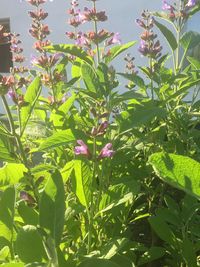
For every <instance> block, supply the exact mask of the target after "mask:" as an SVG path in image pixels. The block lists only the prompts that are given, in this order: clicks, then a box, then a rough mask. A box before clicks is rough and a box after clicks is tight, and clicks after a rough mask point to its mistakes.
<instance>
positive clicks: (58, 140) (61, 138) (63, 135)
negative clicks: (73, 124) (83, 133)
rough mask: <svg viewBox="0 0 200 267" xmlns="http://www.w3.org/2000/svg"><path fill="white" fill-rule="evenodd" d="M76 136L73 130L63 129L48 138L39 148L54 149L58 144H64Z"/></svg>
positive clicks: (40, 149)
mask: <svg viewBox="0 0 200 267" xmlns="http://www.w3.org/2000/svg"><path fill="white" fill-rule="evenodd" d="M75 140H76V138H75V136H74V135H73V133H72V131H71V130H63V131H59V132H56V133H54V134H53V135H52V136H50V137H48V138H46V139H45V140H44V141H43V142H42V143H41V145H40V146H39V148H38V151H42V150H47V149H53V148H55V147H58V146H64V145H66V144H68V143H71V142H73V141H75Z"/></svg>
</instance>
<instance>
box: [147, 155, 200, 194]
mask: <svg viewBox="0 0 200 267" xmlns="http://www.w3.org/2000/svg"><path fill="white" fill-rule="evenodd" d="M149 162H150V164H151V165H152V166H153V168H154V170H155V172H156V173H157V175H158V176H159V177H160V178H161V179H162V180H163V181H165V182H167V183H168V184H170V185H171V186H174V187H176V188H179V189H181V190H183V191H185V192H186V193H188V194H190V195H193V196H196V197H198V198H200V186H199V174H200V163H199V162H197V161H195V160H193V159H191V158H189V157H185V156H180V155H175V154H167V153H164V152H160V153H155V154H153V155H151V156H150V158H149Z"/></svg>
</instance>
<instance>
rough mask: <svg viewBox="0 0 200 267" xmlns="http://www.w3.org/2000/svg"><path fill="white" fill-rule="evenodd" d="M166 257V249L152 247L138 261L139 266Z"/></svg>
mask: <svg viewBox="0 0 200 267" xmlns="http://www.w3.org/2000/svg"><path fill="white" fill-rule="evenodd" d="M164 255H165V249H164V248H162V247H151V248H150V249H149V250H148V251H146V252H145V253H144V254H143V255H141V256H140V259H139V261H138V264H137V265H138V266H141V265H143V264H145V263H149V262H152V261H154V260H157V259H159V258H161V257H163V256H164Z"/></svg>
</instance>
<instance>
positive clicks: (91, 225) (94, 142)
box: [87, 137, 97, 254]
mask: <svg viewBox="0 0 200 267" xmlns="http://www.w3.org/2000/svg"><path fill="white" fill-rule="evenodd" d="M96 150H97V148H96V137H94V141H93V155H94V161H93V179H92V181H93V183H94V182H95V178H96V162H97V158H96ZM93 187H94V185H93V184H92V188H91V189H92V192H91V205H90V210H89V211H88V216H89V218H88V219H89V227H88V250H87V253H88V254H89V253H90V252H91V247H92V232H93V216H94V192H93Z"/></svg>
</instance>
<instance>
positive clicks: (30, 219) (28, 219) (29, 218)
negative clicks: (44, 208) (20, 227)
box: [18, 202, 39, 226]
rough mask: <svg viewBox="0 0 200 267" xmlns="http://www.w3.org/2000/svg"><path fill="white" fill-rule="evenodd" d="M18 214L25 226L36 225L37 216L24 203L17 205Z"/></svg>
mask: <svg viewBox="0 0 200 267" xmlns="http://www.w3.org/2000/svg"><path fill="white" fill-rule="evenodd" d="M18 213H19V215H20V216H21V217H22V219H23V221H24V223H25V224H29V225H35V226H37V225H38V221H39V214H38V213H37V212H36V211H35V210H34V209H33V208H31V207H29V206H27V205H26V204H25V203H24V202H20V203H19V205H18Z"/></svg>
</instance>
